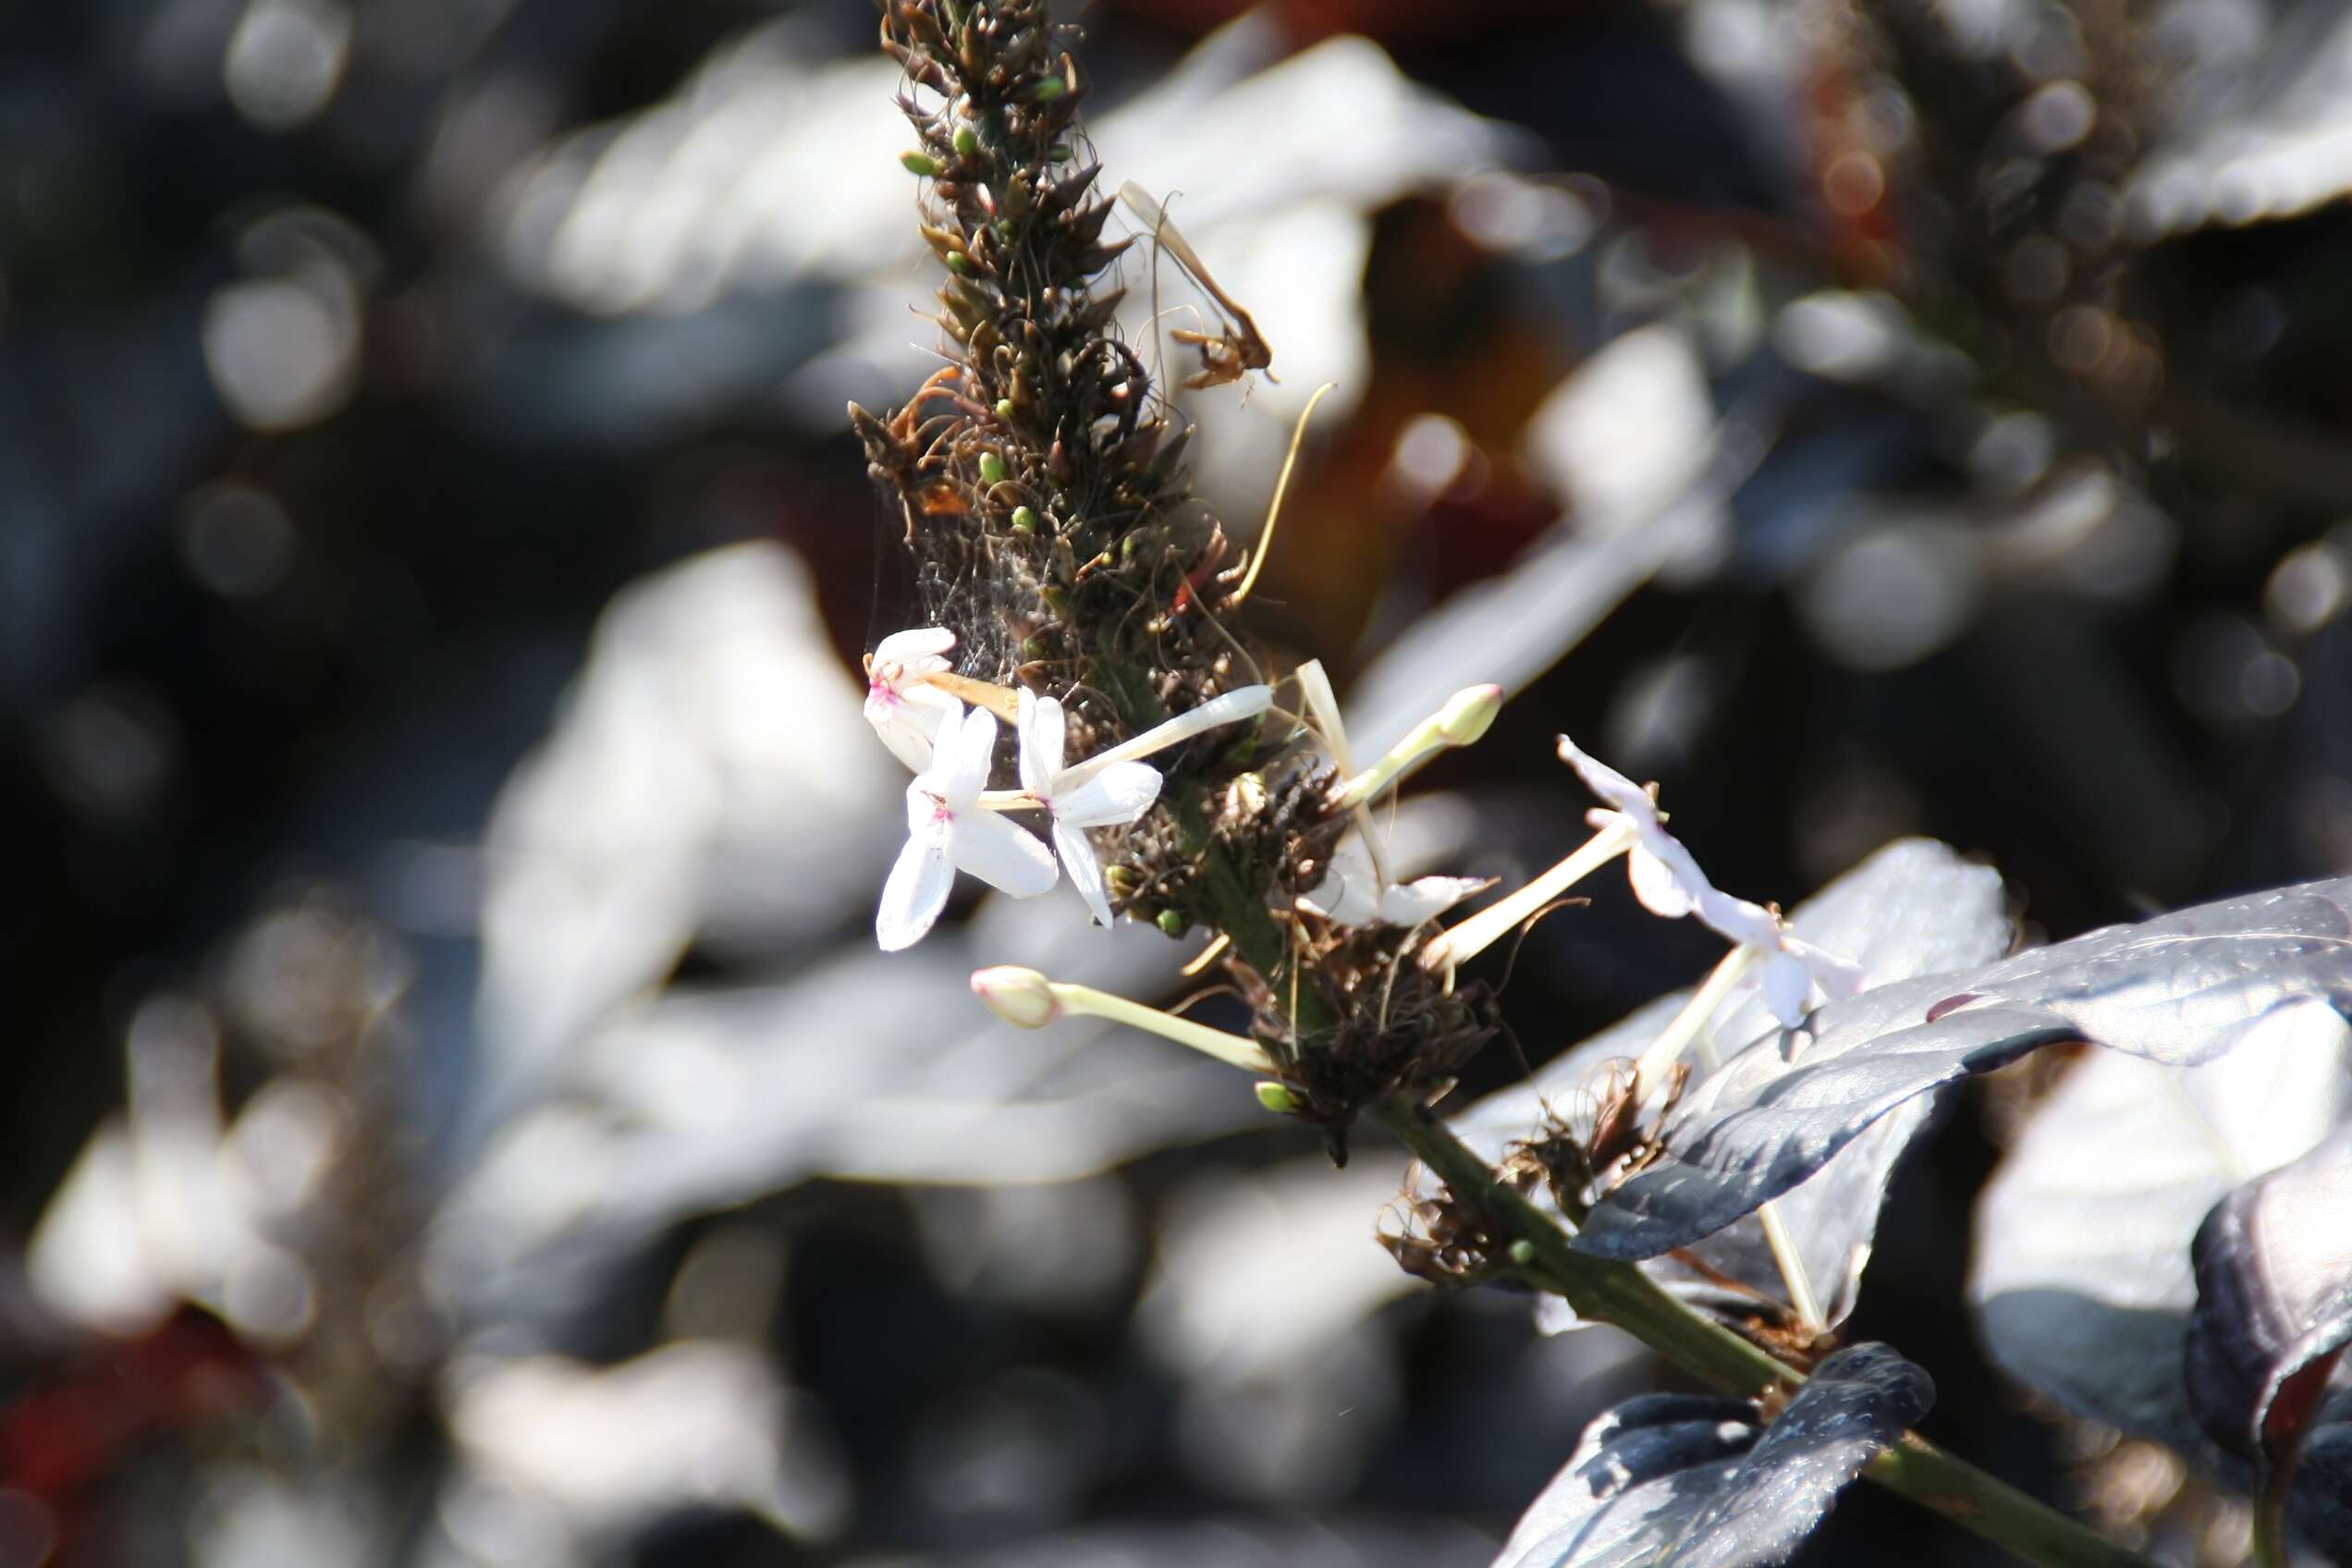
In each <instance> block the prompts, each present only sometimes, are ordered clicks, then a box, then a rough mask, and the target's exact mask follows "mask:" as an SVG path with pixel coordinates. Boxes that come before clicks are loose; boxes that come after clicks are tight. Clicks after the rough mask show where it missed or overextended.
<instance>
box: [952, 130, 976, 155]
mask: <svg viewBox="0 0 2352 1568" xmlns="http://www.w3.org/2000/svg"><path fill="white" fill-rule="evenodd" d="M955 150H956V153H957V155H958V156H960V157H965V158H969V157H970V156H972V154H973V153H977V152H978V151H980V134H979V132H977V131H975V130H974V129H972V128H971V127H970V126H968V125H960V126H958V127H956V129H955Z"/></svg>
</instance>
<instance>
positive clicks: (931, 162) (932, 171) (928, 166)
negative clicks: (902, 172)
mask: <svg viewBox="0 0 2352 1568" xmlns="http://www.w3.org/2000/svg"><path fill="white" fill-rule="evenodd" d="M899 162H900V165H903V166H904V167H905V169H906V171H907V173H909V174H919V175H921V176H923V177H924V178H925V179H928V178H931V177H932V176H934V175H936V174H937V173H938V172H939V167H940V165H939V160H938V159H937V158H935V157H933V156H932V155H931V154H930V153H900V154H899Z"/></svg>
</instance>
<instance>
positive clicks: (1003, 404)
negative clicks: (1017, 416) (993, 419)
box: [997, 398, 1012, 419]
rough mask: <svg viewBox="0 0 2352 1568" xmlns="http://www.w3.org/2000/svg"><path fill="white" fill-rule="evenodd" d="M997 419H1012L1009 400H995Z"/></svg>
mask: <svg viewBox="0 0 2352 1568" xmlns="http://www.w3.org/2000/svg"><path fill="white" fill-rule="evenodd" d="M997 417H998V419H1011V417H1012V399H1011V398H998V399H997Z"/></svg>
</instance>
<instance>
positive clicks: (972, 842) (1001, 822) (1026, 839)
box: [954, 719, 1059, 899]
mask: <svg viewBox="0 0 2352 1568" xmlns="http://www.w3.org/2000/svg"><path fill="white" fill-rule="evenodd" d="M965 722H966V723H967V724H969V723H970V722H971V721H970V720H968V719H967V720H965ZM993 728H994V726H993V725H992V726H991V729H993ZM954 853H955V863H956V864H958V865H960V866H962V868H963V869H964V870H966V871H969V872H970V873H972V875H973V876H977V877H978V878H980V880H981V881H983V882H986V884H988V886H990V887H991V888H999V889H1001V890H1002V891H1004V892H1008V893H1011V895H1012V896H1013V897H1014V898H1016V899H1034V898H1035V897H1036V896H1037V895H1038V894H1039V893H1042V892H1044V891H1045V890H1046V889H1047V888H1050V887H1052V886H1053V885H1054V880H1055V878H1056V876H1059V873H1057V872H1056V871H1055V870H1054V857H1053V851H1051V850H1048V849H1047V848H1046V846H1045V845H1043V844H1041V843H1039V842H1038V841H1037V840H1036V839H1034V838H1032V837H1031V836H1030V835H1028V834H1026V833H1023V831H1022V830H1021V829H1020V828H1018V827H1014V826H1013V825H1012V824H1011V823H1010V822H1007V821H1006V820H1005V819H1004V818H1003V817H1001V816H998V815H996V814H994V813H993V812H985V811H974V812H967V813H965V814H963V815H960V816H958V817H957V818H956V827H955V851H954Z"/></svg>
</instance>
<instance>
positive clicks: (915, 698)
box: [865, 626, 963, 773]
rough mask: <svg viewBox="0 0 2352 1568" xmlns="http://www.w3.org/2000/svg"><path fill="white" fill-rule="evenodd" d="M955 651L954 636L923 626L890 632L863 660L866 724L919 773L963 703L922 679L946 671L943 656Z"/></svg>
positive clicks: (946, 663) (940, 629)
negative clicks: (944, 729)
mask: <svg viewBox="0 0 2352 1568" xmlns="http://www.w3.org/2000/svg"><path fill="white" fill-rule="evenodd" d="M954 646H955V633H954V632H952V631H949V630H948V629H947V628H946V627H944V626H924V627H917V628H916V629H915V630H913V631H893V632H892V633H890V635H888V637H885V638H883V639H882V641H881V643H879V644H878V645H877V646H876V648H875V650H874V652H873V653H871V654H869V655H866V660H865V721H866V722H867V723H868V724H871V725H872V726H874V732H875V733H876V734H877V735H879V736H881V737H882V743H883V744H884V745H886V746H888V747H889V748H890V750H891V751H892V752H893V753H896V754H897V756H898V759H899V760H900V762H902V763H904V764H906V765H907V766H909V767H911V768H913V769H914V771H915V772H917V773H921V772H922V771H923V770H924V769H925V768H926V767H929V766H931V748H932V744H933V742H934V741H935V740H936V738H937V735H938V733H939V727H940V725H941V724H942V723H944V722H945V721H946V720H947V719H948V718H949V717H950V716H951V715H960V714H962V711H963V704H962V703H960V702H958V701H956V699H955V698H954V697H952V696H950V695H949V694H948V693H947V692H942V691H940V690H939V689H938V688H937V686H932V685H928V684H926V683H925V681H924V680H923V677H925V676H926V675H932V674H937V673H938V672H940V671H943V670H945V669H947V668H949V665H948V661H947V660H946V659H945V658H944V657H942V656H941V655H944V654H945V653H946V652H947V651H948V650H949V648H952V647H954Z"/></svg>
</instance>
